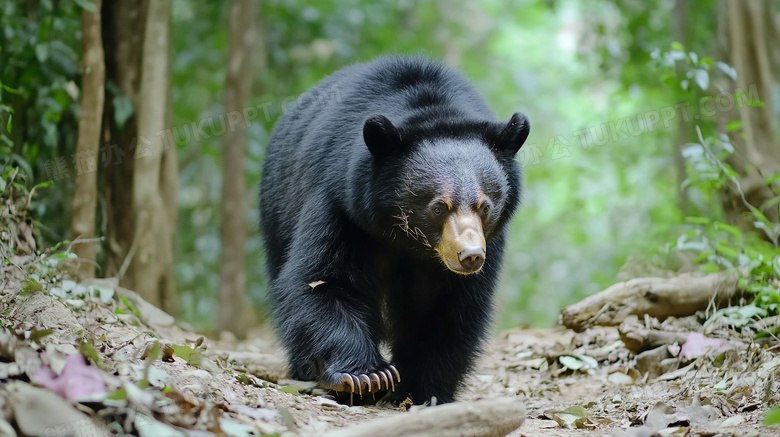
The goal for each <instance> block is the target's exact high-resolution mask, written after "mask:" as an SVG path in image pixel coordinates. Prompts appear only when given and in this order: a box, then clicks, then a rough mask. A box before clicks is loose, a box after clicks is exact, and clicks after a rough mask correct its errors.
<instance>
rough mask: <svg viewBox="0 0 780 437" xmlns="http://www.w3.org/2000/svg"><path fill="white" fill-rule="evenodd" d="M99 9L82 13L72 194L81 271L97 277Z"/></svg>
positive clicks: (100, 106) (101, 73)
mask: <svg viewBox="0 0 780 437" xmlns="http://www.w3.org/2000/svg"><path fill="white" fill-rule="evenodd" d="M92 1H93V3H94V4H95V6H96V7H97V11H96V12H89V11H87V10H84V11H83V12H82V15H81V16H82V29H83V31H82V38H81V50H82V60H83V69H84V76H83V78H82V82H81V90H82V97H81V112H80V114H79V134H78V142H77V143H76V183H75V190H74V194H73V221H72V223H71V235H72V236H73V239H74V240H76V239H79V238H80V239H86V240H88V241H85V242H83V243H81V244H76V245H74V253H76V255H78V257H79V260H80V264H79V273H80V274H81V275H82V276H85V277H89V278H91V277H94V276H95V265H96V264H95V244H94V243H93V242H92V241H91V239H92V238H93V237H94V236H95V209H96V208H97V198H98V191H97V175H98V174H97V163H98V156H99V152H100V132H101V127H102V124H103V102H104V86H105V80H106V70H105V63H104V55H103V40H102V35H101V34H102V32H101V28H100V26H101V24H100V22H101V20H100V9H101V0H92Z"/></svg>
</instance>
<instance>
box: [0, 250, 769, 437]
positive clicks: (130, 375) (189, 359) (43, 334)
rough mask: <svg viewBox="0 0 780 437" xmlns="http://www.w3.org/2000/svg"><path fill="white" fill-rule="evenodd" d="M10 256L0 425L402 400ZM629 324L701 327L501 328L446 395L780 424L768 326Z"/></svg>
mask: <svg viewBox="0 0 780 437" xmlns="http://www.w3.org/2000/svg"><path fill="white" fill-rule="evenodd" d="M8 259H9V262H7V263H6V264H5V265H4V266H3V267H2V272H3V278H2V282H0V287H2V295H0V311H1V313H2V318H0V321H2V324H3V328H2V330H1V331H0V381H1V383H0V411H2V414H3V416H2V417H0V435H46V436H67V435H77V436H82V435H83V436H87V435H89V436H97V435H111V434H132V435H140V436H181V435H192V436H201V435H203V436H205V435H212V434H221V435H229V436H257V435H290V436H294V435H302V436H309V435H311V436H317V435H322V434H323V433H325V432H327V431H329V430H333V429H336V428H341V427H347V426H350V425H354V424H358V423H362V422H366V421H370V420H373V419H376V418H380V417H388V416H394V415H401V414H408V413H405V411H404V409H403V408H398V407H394V406H390V405H374V406H355V407H349V406H345V405H342V404H339V403H337V402H335V401H334V400H333V397H332V396H330V395H329V394H328V393H326V392H324V391H322V390H320V389H318V388H317V387H316V385H314V384H312V383H307V382H300V381H290V380H287V379H285V378H286V376H285V369H284V360H283V356H282V353H281V351H280V350H279V348H278V346H277V345H276V343H275V341H274V338H273V335H272V333H270V330H267V329H266V330H260V331H258V332H256V333H255V335H253V336H252V338H251V339H250V340H247V341H242V342H237V341H234V340H230V339H229V336H223V337H224V338H223V339H204V338H203V337H201V336H199V335H198V334H196V333H193V332H191V331H188V330H187V329H184V328H182V327H181V326H180V325H177V324H176V322H175V321H174V319H173V318H172V317H171V316H169V315H167V314H165V313H163V312H162V311H160V310H159V309H157V308H155V307H153V306H151V305H150V304H148V303H146V302H145V301H143V300H142V299H141V298H140V297H138V296H137V295H136V294H135V293H133V292H132V291H129V290H125V289H122V288H121V287H119V286H117V284H116V283H115V282H114V281H111V280H100V281H92V282H84V283H78V282H76V281H73V280H71V279H70V278H68V277H67V275H66V274H64V273H62V272H63V271H67V264H68V262H70V261H71V260H70V258H69V257H68V256H67V255H66V256H61V255H58V256H49V255H42V256H37V257H36V256H27V257H15V256H10V257H9V258H8ZM633 323H635V324H638V325H641V326H643V327H644V328H646V329H654V330H662V331H666V332H677V333H686V332H687V333H690V332H697V331H700V332H699V333H698V334H697V335H691V334H686V335H681V336H678V338H679V339H680V341H679V342H674V343H670V344H666V345H662V346H660V347H656V348H655V349H652V350H649V351H645V352H643V353H641V354H639V355H635V354H633V353H631V352H629V350H628V349H626V347H625V345H624V344H623V342H622V341H621V338H620V335H619V333H618V329H617V328H601V327H597V328H591V329H589V330H587V331H585V332H583V333H574V332H573V331H569V330H565V329H563V328H555V329H514V330H509V331H504V332H500V333H497V334H496V335H495V337H494V339H493V340H492V341H491V342H490V344H489V345H488V346H487V348H486V351H485V353H484V355H483V358H482V360H481V362H480V364H479V366H478V368H477V370H476V371H475V372H474V374H472V375H471V376H470V377H469V378H468V380H467V383H466V387H465V389H464V391H463V393H462V394H461V396H460V399H459V400H460V401H462V402H468V401H472V400H477V399H481V398H492V397H515V398H517V399H519V400H520V401H522V402H523V403H524V404H525V407H526V411H527V412H528V418H527V419H526V420H525V422H524V423H523V425H522V426H521V427H520V428H519V429H518V430H516V431H515V432H513V433H512V435H516V436H519V435H527V436H573V435H614V436H657V435H658V436H689V435H702V436H716V435H720V436H751V435H754V436H760V435H780V430H778V429H776V428H771V427H765V426H763V425H762V424H761V422H762V420H763V418H764V416H765V414H766V412H767V410H768V409H769V407H770V406H772V405H775V404H777V401H778V397H779V395H778V388H780V384H779V383H778V372H779V371H780V355H778V354H777V352H778V349H777V348H774V347H773V346H772V345H773V344H775V343H776V342H775V341H773V340H776V339H773V338H769V339H768V340H765V341H763V342H760V343H759V342H753V341H748V340H746V338H744V336H743V335H742V334H737V333H736V332H735V331H733V330H732V329H731V328H730V326H729V325H728V324H722V326H714V327H713V326H712V325H710V326H708V327H706V328H705V327H704V326H703V325H702V323H700V322H699V321H698V320H697V319H696V318H694V317H690V318H686V319H673V320H667V321H665V322H663V323H659V322H658V321H655V320H654V319H652V320H651V319H647V320H642V321H639V320H634V321H633ZM673 337H674V336H673ZM366 396H370V395H366Z"/></svg>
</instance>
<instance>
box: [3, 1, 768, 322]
mask: <svg viewBox="0 0 780 437" xmlns="http://www.w3.org/2000/svg"><path fill="white" fill-rule="evenodd" d="M680 3H684V4H685V6H684V9H685V11H683V12H684V13H682V12H681V11H680V10H679V8H680ZM720 7H721V6H720V5H719V4H718V2H715V1H690V2H680V1H666V0H649V1H640V0H635V1H617V0H614V1H612V0H579V1H576V0H568V1H562V0H560V1H559V0H547V1H531V0H488V1H480V2H468V1H465V0H401V1H388V0H372V1H365V0H323V1H303V0H264V1H263V2H262V4H261V5H260V7H259V12H258V17H259V18H258V23H257V37H256V39H255V42H254V43H253V45H252V59H253V65H252V78H253V79H252V85H251V87H250V90H251V91H250V95H249V96H248V97H247V106H258V105H259V107H261V108H265V109H267V111H268V112H267V115H268V116H267V117H266V116H265V114H264V113H263V112H261V113H260V117H259V118H258V119H257V122H254V123H252V125H251V127H250V129H249V143H248V154H247V160H246V169H245V170H246V172H245V174H246V186H247V187H248V188H247V204H248V205H249V207H248V208H247V210H246V211H244V213H245V214H246V218H247V223H248V227H249V236H250V237H249V238H248V239H247V241H246V253H247V275H248V280H247V281H248V282H247V293H248V294H249V295H250V297H251V299H252V302H253V303H254V305H255V307H256V308H257V309H258V310H259V311H260V313H261V314H263V311H264V305H265V303H264V296H265V291H266V287H267V283H266V280H265V276H264V273H265V269H264V265H263V248H262V244H261V239H260V236H259V235H258V231H257V228H258V226H257V225H258V221H259V218H258V217H259V215H258V210H257V198H258V187H259V181H260V178H261V169H262V163H263V159H264V155H265V147H266V144H267V143H268V140H269V135H270V132H271V129H272V127H273V125H274V122H275V121H276V120H277V119H278V118H279V116H280V115H281V114H282V111H283V109H284V107H285V106H286V105H287V104H289V102H290V101H292V100H293V99H294V98H295V97H296V96H297V95H299V94H300V93H302V92H303V91H305V90H306V89H307V88H309V87H311V86H312V85H313V84H315V83H316V82H317V81H319V80H320V79H322V78H323V77H325V76H327V75H328V74H330V73H331V72H333V71H335V70H337V69H338V68H340V67H342V66H344V65H348V64H350V63H354V62H359V61H365V60H369V59H371V58H373V57H375V56H378V55H383V54H393V53H410V54H424V55H427V56H429V57H432V58H435V59H441V60H444V61H445V62H447V63H449V64H451V65H453V66H454V67H456V68H457V69H459V70H461V71H462V72H464V73H465V74H466V76H468V77H469V78H470V79H471V80H472V81H473V82H474V84H475V85H476V87H477V88H478V89H479V90H480V91H481V92H482V93H483V95H484V96H485V98H486V99H487V101H488V102H489V104H490V105H491V106H492V107H493V108H494V110H495V112H496V113H497V115H498V116H499V117H501V118H508V117H509V116H510V115H511V114H512V113H513V112H515V111H522V112H524V113H526V114H527V115H528V116H529V118H530V120H531V123H532V130H531V136H530V138H529V140H528V142H527V143H526V145H525V146H524V147H523V149H522V150H521V153H520V154H519V156H518V160H520V161H521V162H522V164H523V167H524V174H525V175H524V179H525V180H524V184H525V189H524V192H523V201H522V206H521V208H520V210H519V212H518V214H517V215H516V217H515V219H514V221H513V223H512V231H511V237H510V239H509V247H508V256H507V262H506V266H505V269H504V272H503V278H502V282H501V288H500V304H499V308H500V317H499V319H498V323H497V324H498V326H500V327H511V326H517V325H525V326H550V325H552V324H553V323H554V322H555V321H556V320H557V317H558V313H559V311H560V309H561V308H562V307H563V306H565V305H567V304H571V303H574V302H576V301H578V300H580V299H582V298H583V297H585V296H587V295H589V294H591V293H593V292H596V291H598V290H601V289H603V288H606V287H607V286H609V285H611V284H613V283H614V282H616V281H618V277H619V275H618V273H619V272H620V271H621V267H622V266H623V265H624V264H625V263H626V260H627V259H629V257H632V258H633V259H639V260H643V261H637V262H638V263H639V264H643V263H655V264H656V265H668V264H669V262H670V261H669V258H670V254H671V253H672V252H673V249H674V247H673V246H674V244H673V243H674V241H675V240H676V238H677V236H678V235H679V233H680V231H681V229H684V226H685V224H684V217H685V216H686V215H690V214H691V213H692V212H694V213H700V214H705V213H706V214H710V215H712V216H718V214H720V213H719V212H718V211H717V209H718V208H717V202H713V200H712V199H710V198H708V197H706V196H700V197H697V198H695V199H693V201H692V202H690V203H688V204H686V205H685V206H684V208H687V210H686V212H683V211H684V209H683V200H681V195H680V193H681V191H680V183H681V182H682V180H683V179H684V177H685V176H684V174H681V169H684V165H683V166H682V167H681V164H680V161H679V147H680V145H681V144H684V143H685V142H686V138H685V134H683V135H682V141H681V138H680V137H678V128H679V123H680V120H679V117H680V115H679V114H677V113H676V112H675V110H674V105H677V104H678V103H680V102H687V104H688V105H689V106H687V109H688V115H689V116H690V117H693V116H694V115H696V116H697V117H699V112H698V111H699V109H700V104H699V102H700V99H701V97H702V95H704V92H705V91H706V89H707V88H711V84H710V83H706V84H704V83H703V82H702V81H703V80H704V78H703V76H701V75H699V73H694V74H693V75H688V76H687V77H688V79H686V77H685V75H686V74H687V73H688V72H690V71H694V72H695V71H697V70H696V69H695V68H688V69H685V70H684V71H682V73H681V72H680V70H679V65H678V66H675V63H674V62H669V61H670V58H669V57H668V53H669V52H670V51H674V49H679V48H681V47H677V46H676V45H673V43H674V42H675V41H680V42H682V43H684V44H685V48H684V51H685V52H694V54H698V55H696V58H697V59H696V60H695V62H693V63H692V65H693V67H696V65H697V63H699V61H700V60H702V59H704V58H708V59H709V64H708V65H709V67H712V66H713V65H715V64H714V62H717V61H719V60H720V58H718V56H719V55H718V47H717V44H716V42H717V39H718V28H717V26H716V19H717V15H718V9H719V8H720ZM0 9H1V10H2V12H3V15H2V17H0V25H2V28H3V32H4V36H3V41H2V52H0V55H2V58H1V59H2V64H0V71H2V74H3V76H2V79H3V83H4V84H7V85H9V86H12V87H15V88H17V89H18V90H19V91H20V92H21V93H22V94H23V96H24V98H25V99H27V100H26V102H28V104H27V106H26V107H25V112H24V114H20V113H17V114H15V116H16V117H25V118H26V119H27V120H33V119H34V120H36V122H35V123H30V126H31V127H30V128H29V129H30V131H31V132H30V135H29V138H32V140H30V142H28V145H27V146H25V148H23V149H20V151H19V154H21V155H23V158H24V159H23V161H25V162H27V163H28V164H27V165H28V166H29V167H30V172H31V173H32V174H34V175H35V180H36V181H41V180H45V179H46V173H45V171H44V168H43V164H42V163H43V162H45V160H46V159H51V158H52V157H56V156H58V155H65V156H69V154H72V153H73V152H72V150H73V147H74V146H73V144H74V141H75V139H74V132H75V126H76V123H77V120H78V119H77V116H76V114H77V110H78V102H77V101H74V99H73V98H72V97H71V96H70V95H69V92H68V89H69V87H73V86H75V85H74V81H75V83H78V80H77V77H78V74H79V72H78V67H77V65H78V56H79V55H78V53H79V51H80V48H79V34H80V29H81V21H80V19H81V10H80V8H79V6H78V5H77V4H76V3H75V2H74V3H71V2H58V1H46V0H44V1H41V2H39V4H38V5H36V6H35V7H34V8H33V7H31V6H30V4H29V3H27V2H18V1H17V2H14V1H11V2H5V3H4V5H3V6H0ZM775 9H776V8H775ZM227 20H228V5H227V3H223V2H202V1H196V0H174V1H173V9H172V22H171V32H172V47H171V56H172V96H173V102H172V103H173V126H174V127H182V126H186V125H189V124H191V123H193V122H198V121H200V120H203V119H208V118H209V117H214V116H219V115H220V114H223V113H224V110H223V106H222V105H223V102H224V99H225V96H224V89H225V80H226V66H227V54H228V22H227ZM677 51H680V50H677ZM671 59H672V61H676V60H677V61H678V60H679V59H675V58H674V56H672V58H671ZM691 62H692V61H691V59H690V55H688V64H691ZM14 65H16V67H14ZM33 70H34V71H33ZM706 70H707V71H708V72H710V73H711V74H714V73H712V72H713V71H715V70H716V68H715V67H712V68H706ZM723 71H727V70H723ZM681 74H682V75H683V76H682V79H681V76H680V75H681ZM705 75H706V74H705ZM707 80H708V82H709V81H710V79H709V76H707ZM682 81H687V82H685V83H683V82H682ZM713 81H714V79H713ZM670 83H672V84H673V85H674V86H672V85H670ZM6 95H7V94H6ZM113 104H114V107H115V110H116V112H118V113H120V114H121V113H122V109H123V108H124V106H123V105H125V106H126V105H127V103H126V102H123V101H122V100H121V99H117V100H115V101H114V103H113ZM775 110H776V109H775ZM654 117H655V118H654ZM716 118H717V117H712V116H710V117H709V118H707V117H705V116H703V115H702V116H701V117H700V119H701V122H700V124H701V126H702V129H703V130H704V132H705V134H706V135H707V134H712V132H714V129H716V127H717V120H716ZM659 120H660V121H659ZM696 120H699V118H696ZM653 121H655V123H654V122H653ZM686 121H688V120H686ZM13 135H14V133H13V132H11V137H13ZM182 143H183V144H179V146H178V148H179V150H178V152H179V153H178V160H179V171H180V173H179V193H178V208H179V216H178V227H177V231H176V243H175V249H174V251H175V279H176V287H177V290H178V293H179V297H180V300H179V311H180V314H179V316H180V317H181V318H183V320H185V321H187V322H188V323H190V324H191V325H193V326H194V327H196V328H199V329H210V328H211V327H212V326H213V322H214V320H215V314H216V313H215V311H216V302H217V298H216V290H217V289H218V284H219V257H220V233H219V204H220V196H221V192H220V187H221V171H222V170H221V159H222V157H221V145H222V143H221V138H220V137H219V136H213V137H211V138H209V139H201V140H200V141H194V140H190V141H183V142H182ZM69 190H72V185H71V183H70V182H68V181H67V180H64V181H61V182H58V183H57V184H55V186H54V187H51V188H49V189H48V191H47V193H46V194H45V199H44V201H42V202H41V203H40V204H39V205H37V206H36V208H37V211H36V216H37V219H38V221H39V222H40V223H41V224H42V236H43V237H44V239H45V240H46V241H47V242H49V243H53V242H56V241H61V240H63V239H66V238H69V235H68V229H69V228H68V226H69V223H68V222H67V220H65V218H67V216H68V211H69V208H70V207H69V206H68V205H66V204H65V203H66V202H65V201H64V200H63V199H69V198H70V195H69ZM63 211H65V214H64V215H63V214H62V212H63ZM236 213H241V211H236ZM670 241H671V242H672V244H670V243H669V242H670ZM645 260H647V261H645ZM679 267H680V266H679V265H677V266H672V268H679ZM625 270H627V269H624V271H625ZM629 270H630V269H629ZM626 274H627V275H629V276H630V275H631V273H630V272H629V273H626Z"/></svg>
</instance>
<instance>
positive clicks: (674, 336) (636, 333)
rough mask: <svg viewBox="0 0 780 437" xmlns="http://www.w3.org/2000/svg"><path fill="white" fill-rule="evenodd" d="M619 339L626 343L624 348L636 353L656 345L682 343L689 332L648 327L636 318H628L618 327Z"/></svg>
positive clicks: (653, 347)
mask: <svg viewBox="0 0 780 437" xmlns="http://www.w3.org/2000/svg"><path fill="white" fill-rule="evenodd" d="M618 333H619V334H620V339H621V340H623V344H625V345H626V349H628V350H630V351H631V352H633V353H635V354H638V353H640V352H643V351H646V350H650V349H655V348H657V347H658V346H664V345H670V344H674V343H678V344H683V343H685V340H686V339H687V338H688V335H689V334H690V332H669V331H662V330H659V329H650V328H647V327H645V326H644V325H642V324H641V323H639V321H638V320H637V319H636V318H629V319H628V320H626V321H625V322H623V323H621V324H620V326H619V327H618Z"/></svg>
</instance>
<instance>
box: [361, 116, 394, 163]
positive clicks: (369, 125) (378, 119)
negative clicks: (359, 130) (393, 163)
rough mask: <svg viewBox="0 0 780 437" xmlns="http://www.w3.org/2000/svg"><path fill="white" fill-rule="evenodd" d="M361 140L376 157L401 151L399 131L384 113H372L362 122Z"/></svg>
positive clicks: (380, 157) (379, 157)
mask: <svg viewBox="0 0 780 437" xmlns="http://www.w3.org/2000/svg"><path fill="white" fill-rule="evenodd" d="M363 141H365V142H366V146H367V147H368V150H369V151H370V152H371V154H372V155H374V158H376V159H382V158H384V157H386V156H388V155H393V154H397V153H399V152H401V149H402V147H401V133H400V132H399V131H398V129H397V128H396V127H395V126H393V122H391V121H390V120H388V119H387V117H385V116H384V115H373V116H371V117H369V118H368V120H366V122H365V123H364V124H363Z"/></svg>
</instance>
